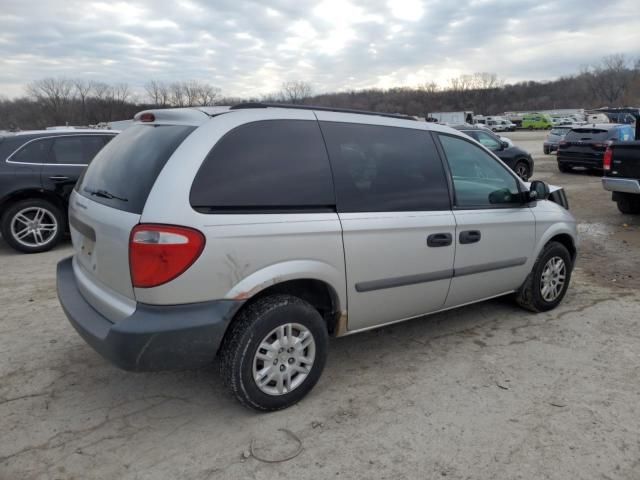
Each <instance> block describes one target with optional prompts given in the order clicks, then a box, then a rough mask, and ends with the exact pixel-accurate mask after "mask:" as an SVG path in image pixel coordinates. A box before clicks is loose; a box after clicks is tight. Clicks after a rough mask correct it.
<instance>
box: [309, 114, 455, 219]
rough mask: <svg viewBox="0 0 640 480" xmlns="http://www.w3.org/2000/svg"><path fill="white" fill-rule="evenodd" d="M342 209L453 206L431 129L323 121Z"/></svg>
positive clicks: (351, 210)
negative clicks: (427, 130) (429, 130)
mask: <svg viewBox="0 0 640 480" xmlns="http://www.w3.org/2000/svg"><path fill="white" fill-rule="evenodd" d="M321 127H322V132H323V134H324V137H325V140H326V143H327V149H328V150H329V158H330V160H331V166H332V169H333V174H334V177H335V186H336V197H337V206H338V211H339V212H389V211H397V212H401V211H423V210H448V209H450V208H451V207H450V202H449V191H448V188H447V182H446V176H445V173H444V169H443V167H442V162H441V161H440V158H439V157H438V154H437V150H436V148H435V145H434V143H433V140H432V138H431V136H430V134H429V133H428V132H425V131H424V130H416V129H409V128H399V127H387V126H381V125H363V124H354V123H339V122H321Z"/></svg>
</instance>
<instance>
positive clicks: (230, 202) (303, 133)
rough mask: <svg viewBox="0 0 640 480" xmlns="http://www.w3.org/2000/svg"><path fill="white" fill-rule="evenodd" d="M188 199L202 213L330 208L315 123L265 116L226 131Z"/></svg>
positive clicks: (332, 202)
mask: <svg viewBox="0 0 640 480" xmlns="http://www.w3.org/2000/svg"><path fill="white" fill-rule="evenodd" d="M190 201H191V206H192V207H193V208H195V209H196V210H198V211H200V212H202V213H224V212H226V211H238V210H240V211H243V212H249V211H252V210H259V211H284V212H292V211H297V210H306V211H308V210H318V209H321V210H327V209H333V208H334V207H333V206H334V205H335V195H334V192H333V183H332V178H331V168H330V166H329V159H328V158H327V152H326V149H325V146H324V142H323V140H322V134H321V132H320V127H319V126H318V122H316V121H313V120H264V121H259V122H252V123H248V124H245V125H242V126H239V127H237V128H235V129H233V130H231V131H230V132H229V133H227V134H226V135H225V136H224V137H222V139H220V140H219V141H218V143H217V144H216V145H215V146H214V147H213V149H212V150H211V152H210V153H209V155H207V158H206V159H205V160H204V162H203V163H202V166H201V167H200V170H199V171H198V174H197V175H196V178H195V179H194V181H193V185H192V186H191V194H190Z"/></svg>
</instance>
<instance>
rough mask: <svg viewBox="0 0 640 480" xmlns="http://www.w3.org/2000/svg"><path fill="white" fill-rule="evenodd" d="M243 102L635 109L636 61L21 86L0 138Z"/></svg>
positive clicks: (4, 115) (4, 103)
mask: <svg viewBox="0 0 640 480" xmlns="http://www.w3.org/2000/svg"><path fill="white" fill-rule="evenodd" d="M243 101H253V102H256V101H258V102H259V101H264V102H276V103H293V104H308V105H318V106H328V107H337V108H352V109H361V110H372V111H379V112H387V113H404V114H408V115H416V116H426V115H427V114H428V113H429V112H437V111H458V110H472V111H474V112H475V113H482V114H485V115H492V114H498V113H502V112H505V111H533V110H552V109H561V108H597V107H600V106H611V107H612V106H640V59H637V60H635V61H632V60H631V59H629V58H627V57H625V56H623V55H610V56H607V57H604V58H603V59H602V60H601V61H600V62H598V63H597V64H594V65H589V66H584V67H582V68H581V69H580V71H579V72H578V73H576V74H575V75H570V76H565V77H561V78H559V79H557V80H552V81H545V82H538V81H526V82H519V83H515V84H505V82H504V81H503V80H502V79H500V78H499V77H498V76H497V75H496V74H494V73H485V72H480V73H474V74H469V75H460V76H459V77H456V78H452V79H451V80H450V81H449V82H448V84H447V85H446V86H443V87H441V86H439V85H437V84H436V83H434V82H425V83H424V84H422V85H420V86H418V87H411V88H409V87H398V88H390V89H377V88H370V89H364V90H351V91H345V92H336V93H321V94H314V93H313V89H312V86H311V84H309V83H308V82H304V81H300V80H295V81H286V82H283V83H282V85H281V88H280V90H279V91H278V92H274V93H271V94H268V95H262V96H256V97H254V98H232V97H225V96H223V95H222V93H221V90H220V89H219V88H218V87H216V86H214V85H212V84H210V83H207V82H203V81H198V80H184V81H176V82H163V81H159V80H149V81H148V82H147V83H145V84H144V86H143V89H142V91H134V89H133V88H132V87H131V86H130V85H128V84H127V83H115V84H108V83H105V82H96V81H89V80H85V79H70V78H44V79H41V80H36V81H34V82H31V83H29V84H28V85H27V86H26V88H25V95H24V96H23V97H19V98H15V99H8V98H0V130H15V129H22V130H28V129H36V128H44V127H47V126H53V125H95V124H99V123H101V122H110V121H115V120H124V119H130V118H132V117H133V115H134V114H135V113H136V112H138V111H140V110H144V109H147V108H168V107H188V106H210V105H230V104H236V103H240V102H243Z"/></svg>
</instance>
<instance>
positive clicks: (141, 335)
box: [57, 257, 242, 371]
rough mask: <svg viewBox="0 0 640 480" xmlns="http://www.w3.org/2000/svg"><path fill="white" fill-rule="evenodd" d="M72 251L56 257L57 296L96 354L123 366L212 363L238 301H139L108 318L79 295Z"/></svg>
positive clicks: (156, 367) (164, 367)
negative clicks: (119, 316)
mask: <svg viewBox="0 0 640 480" xmlns="http://www.w3.org/2000/svg"><path fill="white" fill-rule="evenodd" d="M71 262H72V257H69V258H66V259H64V260H62V261H61V262H60V263H58V269H57V288H58V299H59V300H60V304H61V305H62V308H63V310H64V313H65V314H66V315H67V318H68V319H69V322H70V323H71V325H72V326H73V328H75V329H76V331H77V332H78V333H79V334H80V336H81V337H82V338H83V339H84V340H85V341H86V342H87V343H88V344H89V345H91V346H92V347H93V348H94V349H95V350H96V351H97V352H98V353H100V355H102V356H103V357H105V358H106V359H108V360H109V361H111V362H112V363H113V364H115V365H117V366H118V367H120V368H123V369H125V370H134V371H151V370H167V369H174V368H195V367H199V366H203V365H206V364H209V363H211V361H212V360H213V358H214V356H215V355H216V353H217V351H218V348H219V346H220V344H221V342H222V338H223V336H224V333H225V331H226V328H227V326H228V325H229V322H230V321H231V318H232V317H233V315H234V314H235V313H236V312H237V311H238V309H239V308H240V306H241V305H242V302H238V301H233V300H219V301H211V302H203V303H192V304H185V305H164V306H163V305H146V304H141V303H139V304H138V305H137V308H136V311H135V312H134V313H133V314H132V315H131V316H129V317H127V318H125V319H123V320H121V321H118V322H116V323H111V322H110V321H109V320H108V319H107V318H106V317H104V316H103V315H101V314H100V313H98V312H97V311H96V310H94V309H93V307H91V305H90V304H89V303H88V302H87V301H86V300H85V299H84V297H83V296H82V295H81V293H80V290H79V289H78V285H77V283H76V279H75V275H74V273H73V266H72V263H71Z"/></svg>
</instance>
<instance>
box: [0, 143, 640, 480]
mask: <svg viewBox="0 0 640 480" xmlns="http://www.w3.org/2000/svg"><path fill="white" fill-rule="evenodd" d="M510 136H511V138H512V139H513V140H514V141H515V142H516V144H519V145H521V146H523V147H524V148H526V149H528V150H529V151H531V152H533V154H534V155H535V159H536V173H535V175H534V178H539V179H544V180H546V181H548V182H550V183H554V184H558V185H563V186H565V188H566V190H567V193H568V196H569V200H570V202H571V208H572V211H573V212H574V214H575V215H576V216H577V218H578V219H579V221H580V232H581V235H582V237H581V243H580V253H579V260H578V265H577V268H576V272H575V276H574V278H573V281H572V286H571V288H570V289H569V293H568V295H567V298H566V299H565V301H564V303H563V304H562V305H561V306H560V307H559V308H557V309H556V310H555V311H553V312H550V313H546V314H539V315H534V314H529V313H526V312H523V311H522V310H519V309H518V308H516V307H515V306H513V305H512V304H511V303H510V302H509V301H507V300H496V301H491V302H486V303H483V304H479V305H476V306H471V307H467V308H464V309H461V310H457V311H452V312H448V313H444V314H439V315H435V316H432V317H429V318H427V319H421V320H415V321H411V322H407V323H404V324H399V325H396V326H393V327H391V328H384V329H381V330H377V331H373V332H369V333H364V334H361V335H356V336H353V337H345V338H341V339H336V340H334V341H332V344H331V349H330V356H329V362H328V364H327V367H326V370H325V373H324V375H323V377H322V379H321V380H320V382H319V384H318V385H317V386H316V388H315V390H314V391H313V392H312V393H311V395H310V396H309V397H308V398H307V399H305V400H304V401H303V402H302V403H300V404H298V405H297V406H295V407H293V408H290V409H289V410H286V411H283V412H278V413H273V414H256V413H253V412H250V411H248V410H245V409H244V408H242V407H240V406H239V405H238V404H237V403H236V402H235V401H234V400H233V399H231V398H230V397H229V396H228V395H227V394H226V392H225V391H224V390H223V389H222V387H221V386H220V383H219V379H218V376H217V374H216V371H215V369H214V368H210V369H204V370H199V371H179V372H168V373H157V374H131V373H126V372H122V371H120V370H117V369H116V368H115V367H112V366H111V365H110V364H108V363H106V362H105V361H104V360H103V359H102V358H101V357H99V356H98V355H97V354H96V353H95V352H94V351H93V350H92V349H91V348H90V347H88V346H87V345H86V344H85V343H84V341H82V340H81V339H80V337H79V336H78V335H77V334H76V333H75V332H74V331H73V329H72V328H71V326H70V325H69V324H68V322H67V320H66V318H65V317H64V314H63V313H62V310H61V309H60V307H59V305H58V303H57V300H56V294H55V279H54V267H55V264H56V262H57V261H58V260H59V259H61V258H63V257H64V256H67V255H69V254H70V253H71V249H70V247H69V245H68V244H65V245H63V246H61V247H59V248H58V249H56V250H55V251H52V252H49V253H45V254H40V255H31V256H24V255H18V254H14V253H13V252H12V251H10V250H9V248H8V247H7V246H6V245H5V244H3V243H1V241H0V271H1V272H2V275H1V276H0V305H1V311H0V479H2V480H9V479H10V480H13V479H30V478H37V479H72V478H74V479H111V478H114V479H115V478H117V479H160V478H167V479H176V478H181V479H202V480H204V479H214V478H225V479H226V478H238V479H245V478H256V479H272V478H295V479H325V478H350V479H351V478H368V479H372V478H376V479H378V478H380V479H383V478H385V479H386V478H388V479H402V478H416V479H430V478H434V479H435V478H453V479H471V478H473V479H506V478H508V479H516V478H521V479H541V478H552V479H562V480H566V479H634V480H635V479H638V478H640V292H639V288H638V287H639V286H640V268H639V266H640V233H639V230H640V217H637V216H636V217H635V218H634V217H631V216H625V215H622V214H620V213H618V211H617V209H616V207H615V204H614V203H613V202H611V201H610V196H609V194H607V193H606V192H604V191H603V190H602V188H601V186H600V178H599V177H598V176H597V175H590V174H585V173H574V174H560V173H558V171H557V167H556V166H555V157H554V156H544V155H542V138H543V134H541V133H531V132H523V133H514V134H510ZM279 429H288V430H290V431H291V432H293V433H294V434H295V435H296V436H297V437H298V438H299V439H300V440H301V442H302V445H303V448H304V450H303V451H302V453H301V454H300V455H298V456H297V457H296V458H294V459H292V460H289V461H287V462H283V463H264V462H261V461H258V460H257V459H255V458H253V457H251V456H250V453H249V447H250V444H251V442H252V440H253V441H254V447H255V453H256V454H257V455H258V456H264V457H271V458H276V457H281V456H283V455H286V454H287V453H290V452H292V451H295V450H296V447H297V444H296V442H295V441H294V440H293V439H292V438H291V437H289V436H287V434H285V432H283V431H280V430H279Z"/></svg>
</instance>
